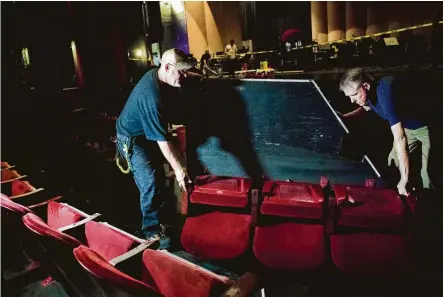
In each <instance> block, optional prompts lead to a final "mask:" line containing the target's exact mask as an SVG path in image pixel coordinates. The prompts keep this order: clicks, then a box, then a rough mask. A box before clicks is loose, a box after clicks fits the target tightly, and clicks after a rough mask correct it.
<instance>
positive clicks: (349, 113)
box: [343, 106, 365, 118]
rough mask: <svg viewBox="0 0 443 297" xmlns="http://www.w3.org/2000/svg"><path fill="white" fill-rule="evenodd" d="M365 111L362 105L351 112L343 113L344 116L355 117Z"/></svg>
mask: <svg viewBox="0 0 443 297" xmlns="http://www.w3.org/2000/svg"><path fill="white" fill-rule="evenodd" d="M364 112H365V109H364V108H363V107H361V106H360V107H359V108H357V109H355V110H353V111H351V112H348V113H345V114H344V115H343V117H344V118H353V117H356V116H359V115H361V114H362V113H364Z"/></svg>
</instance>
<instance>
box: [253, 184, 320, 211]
mask: <svg viewBox="0 0 443 297" xmlns="http://www.w3.org/2000/svg"><path fill="white" fill-rule="evenodd" d="M263 195H264V197H265V199H264V201H263V203H262V205H261V209H260V211H261V213H262V214H266V215H274V216H282V217H294V218H306V219H320V218H321V217H322V214H323V209H322V204H323V201H324V197H323V190H322V188H321V187H320V186H319V185H313V184H304V183H295V182H265V184H264V187H263Z"/></svg>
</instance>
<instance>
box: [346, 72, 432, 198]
mask: <svg viewBox="0 0 443 297" xmlns="http://www.w3.org/2000/svg"><path fill="white" fill-rule="evenodd" d="M339 89H340V91H343V92H344V94H345V95H346V96H347V97H349V98H350V99H351V102H352V103H355V104H357V105H359V106H360V107H359V108H357V109H356V110H354V111H352V112H350V113H347V114H344V115H342V117H343V118H350V117H354V116H357V115H359V114H361V113H362V112H365V111H373V112H375V113H376V114H377V115H378V116H380V117H381V118H382V119H384V120H386V121H387V122H388V123H389V125H390V127H391V131H392V135H393V137H394V143H393V147H392V150H391V152H390V154H389V157H388V165H390V164H391V163H392V162H394V164H395V165H396V166H397V167H398V169H399V171H400V181H399V182H398V184H397V188H398V192H399V193H400V194H402V195H407V189H406V186H407V185H408V182H410V169H411V168H410V158H409V154H410V153H412V152H413V151H414V150H416V149H417V148H418V147H419V145H420V144H421V153H422V158H421V159H422V165H421V170H420V173H421V179H422V186H423V188H425V189H433V188H434V187H433V184H432V182H431V179H430V176H429V166H428V165H429V155H430V151H431V140H430V135H429V129H428V126H427V125H426V123H425V122H424V120H423V118H422V116H421V115H420V113H419V110H418V109H417V108H414V104H413V103H414V101H415V102H416V100H417V99H418V98H411V99H412V100H411V99H410V98H408V96H407V95H408V94H407V86H406V85H405V84H404V83H401V81H400V80H398V79H396V78H395V77H394V76H386V77H383V78H381V79H378V80H375V79H374V78H372V77H371V76H370V75H368V74H367V73H365V71H364V70H363V69H362V68H353V69H350V70H348V71H347V72H346V73H345V75H344V76H343V78H342V79H341V81H340V87H339ZM411 103H412V104H411Z"/></svg>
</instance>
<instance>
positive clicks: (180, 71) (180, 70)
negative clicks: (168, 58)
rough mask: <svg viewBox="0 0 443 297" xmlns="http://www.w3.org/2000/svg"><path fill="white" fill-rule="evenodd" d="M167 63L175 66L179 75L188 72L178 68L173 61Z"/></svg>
mask: <svg viewBox="0 0 443 297" xmlns="http://www.w3.org/2000/svg"><path fill="white" fill-rule="evenodd" d="M169 65H171V66H173V67H175V68H176V69H177V70H178V73H180V74H181V75H185V74H186V73H188V70H182V69H180V68H178V66H177V65H175V64H173V63H169Z"/></svg>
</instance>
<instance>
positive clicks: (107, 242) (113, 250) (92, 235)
mask: <svg viewBox="0 0 443 297" xmlns="http://www.w3.org/2000/svg"><path fill="white" fill-rule="evenodd" d="M85 235H86V241H87V244H88V247H89V248H91V249H93V250H94V251H95V252H97V253H98V254H100V255H101V257H103V258H104V259H105V260H106V261H110V260H112V259H114V258H115V257H118V256H120V255H122V254H124V253H126V252H128V251H129V250H131V249H132V248H133V247H135V246H136V245H139V244H140V243H142V242H143V240H142V239H140V238H137V237H135V236H132V235H130V234H128V233H126V232H123V231H122V230H119V229H117V228H115V227H113V226H111V225H109V224H105V223H101V222H94V221H90V222H87V223H86V225H85Z"/></svg>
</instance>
